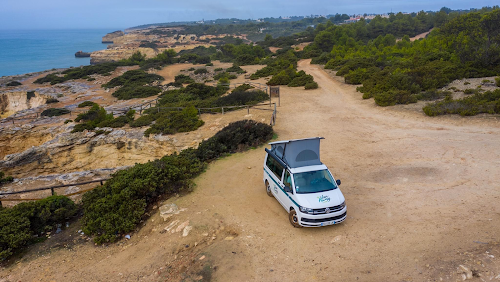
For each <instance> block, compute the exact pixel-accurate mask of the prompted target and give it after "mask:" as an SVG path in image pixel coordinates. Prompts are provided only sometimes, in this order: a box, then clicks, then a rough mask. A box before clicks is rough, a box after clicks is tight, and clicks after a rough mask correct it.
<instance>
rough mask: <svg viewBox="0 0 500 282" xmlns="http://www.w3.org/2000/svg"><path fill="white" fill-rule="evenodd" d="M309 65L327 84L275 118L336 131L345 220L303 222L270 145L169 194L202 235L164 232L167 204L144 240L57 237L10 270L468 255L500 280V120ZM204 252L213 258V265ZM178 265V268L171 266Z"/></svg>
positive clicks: (330, 156) (268, 268) (290, 125)
mask: <svg viewBox="0 0 500 282" xmlns="http://www.w3.org/2000/svg"><path fill="white" fill-rule="evenodd" d="M299 69H303V70H305V71H306V72H307V73H309V74H312V75H313V76H314V79H315V81H317V82H318V84H319V86H320V87H319V88H318V89H316V90H309V91H305V90H303V89H299V88H288V87H282V88H281V93H282V95H281V107H279V111H278V121H277V125H276V127H275V130H276V132H277V133H278V135H279V139H290V138H301V137H310V136H324V137H326V139H325V140H324V141H323V142H322V147H321V154H322V161H323V162H324V163H325V164H327V165H328V166H329V167H330V169H331V170H332V172H333V174H334V175H335V176H336V177H337V178H339V179H342V186H341V189H342V191H343V193H344V195H345V197H346V203H347V207H348V208H347V209H348V218H347V220H346V221H345V222H344V223H342V224H340V225H335V226H329V227H324V228H317V229H312V228H301V229H294V228H292V227H291V226H290V224H289V223H288V219H287V213H286V211H285V210H284V209H283V208H282V207H281V206H280V205H279V203H278V202H277V201H276V200H275V199H273V198H269V197H268V196H267V195H266V193H265V189H264V185H263V183H262V163H263V157H264V150H263V148H262V147H261V148H258V149H256V150H250V151H247V152H245V153H240V154H235V155H232V156H230V157H227V158H223V159H220V160H218V161H216V162H213V163H212V164H210V165H209V167H208V169H207V171H206V172H205V173H203V174H202V175H201V176H200V177H198V178H197V179H196V180H195V182H196V185H197V186H196V188H195V191H194V192H193V193H191V194H189V195H186V196H184V197H180V198H173V199H170V200H169V202H175V203H177V205H178V206H179V207H181V208H187V210H186V211H185V212H183V213H181V214H180V215H178V216H177V217H174V218H172V220H180V222H183V221H185V220H189V221H190V223H189V224H191V225H192V226H193V227H194V229H193V233H190V235H188V236H186V237H182V236H181V235H180V234H178V233H169V232H166V233H161V232H159V231H158V230H159V229H160V228H163V227H166V226H167V225H168V223H169V222H166V223H163V222H161V221H160V222H158V221H159V219H158V214H157V213H153V214H154V215H153V216H152V218H151V219H149V220H148V221H147V223H146V224H145V227H143V228H142V229H140V230H139V232H137V233H134V234H133V236H132V239H131V240H130V241H122V242H121V243H119V244H116V245H111V246H109V247H94V246H93V245H92V244H90V243H81V244H77V245H75V246H74V247H71V246H70V247H68V248H60V249H57V248H53V249H45V251H44V249H43V248H44V247H45V248H47V245H45V243H44V244H41V245H39V246H36V247H34V248H33V249H31V250H30V251H29V253H28V255H27V256H25V258H23V259H21V260H20V262H19V263H16V264H13V265H11V266H9V267H7V268H4V269H2V277H6V278H7V279H9V280H38V279H46V280H51V279H53V280H65V279H67V277H71V278H72V280H74V281H84V280H85V281H88V280H108V281H122V280H132V279H134V280H139V281H146V280H148V281H165V280H168V281H180V280H182V279H187V278H189V277H191V278H192V279H193V280H194V279H195V278H199V276H196V275H198V273H200V272H196V271H198V270H199V269H200V268H203V269H205V267H208V269H211V270H212V273H210V275H209V276H211V277H212V278H213V279H215V280H217V281H283V280H290V281H314V280H317V281H332V280H338V281H441V279H442V281H456V280H457V279H462V276H461V275H462V274H464V272H465V270H464V269H463V268H462V267H460V265H464V267H466V268H467V269H469V270H471V269H473V270H474V272H472V270H471V273H475V275H476V276H477V275H479V274H480V275H482V277H486V278H487V279H490V278H491V279H494V277H495V276H496V275H497V274H498V273H499V272H500V261H499V259H498V258H499V253H500V247H499V246H498V241H499V239H498V237H497V236H496V234H497V233H498V232H497V231H498V230H499V228H500V220H499V215H500V208H499V207H498V205H497V202H498V200H499V199H500V192H499V191H500V190H499V189H497V188H498V183H499V182H500V166H499V165H498V164H499V163H498V159H499V157H500V155H499V154H500V152H499V151H498V150H497V145H498V142H497V140H499V138H500V124H499V123H498V121H495V120H484V119H479V118H478V119H475V120H474V119H459V120H457V119H454V118H448V117H443V118H430V117H426V116H424V115H423V114H421V113H416V112H408V111H400V110H398V109H394V108H380V107H377V106H375V105H374V103H373V100H363V99H362V98H361V94H360V93H358V92H356V91H355V87H354V86H351V85H345V84H343V83H341V82H339V81H338V80H337V79H333V78H332V77H331V76H330V75H328V74H327V73H326V72H325V71H324V70H322V69H321V68H320V67H318V66H315V65H310V64H309V62H308V61H300V62H299ZM223 227H224V228H223ZM222 228H223V229H222ZM221 229H222V231H221ZM228 229H229V230H231V232H230V233H226V231H224V230H228ZM217 231H219V233H217ZM216 233H217V234H216ZM63 234H67V233H65V232H63ZM207 237H209V238H210V239H211V240H206V239H203V238H207ZM227 237H231V238H229V239H227V240H224V239H226V238H227ZM212 238H214V239H213V240H212ZM48 241H49V242H53V241H51V240H48ZM200 242H202V243H200ZM37 251H40V253H39V255H41V254H44V257H37ZM202 255H204V256H205V257H206V258H209V261H210V263H207V264H204V265H200V264H199V261H200V260H199V259H200V258H201V256H202ZM181 256H184V257H187V258H191V263H182V262H181V261H180V259H181ZM206 258H205V259H206ZM483 265H484V266H483ZM169 269H170V270H169ZM215 269H216V270H215ZM172 270H178V272H177V276H175V277H174V278H166V277H167V276H166V274H165V271H167V273H170V272H168V271H172ZM162 273H163V274H162ZM179 273H181V274H179ZM182 273H184V274H182ZM193 273H194V274H193ZM162 275H165V276H162ZM169 275H170V274H169ZM182 275H184V276H182ZM190 275H192V276H190ZM182 277H184V278H182ZM204 277H208V276H207V275H205V276H204ZM465 277H466V276H465ZM491 279H490V280H491Z"/></svg>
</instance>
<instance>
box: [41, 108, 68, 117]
mask: <svg viewBox="0 0 500 282" xmlns="http://www.w3.org/2000/svg"><path fill="white" fill-rule="evenodd" d="M70 112H71V111H70V110H68V109H64V108H50V109H46V110H44V111H43V112H42V113H41V115H42V116H47V117H54V116H62V115H65V114H69V113H70Z"/></svg>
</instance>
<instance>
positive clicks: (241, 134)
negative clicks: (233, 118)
mask: <svg viewBox="0 0 500 282" xmlns="http://www.w3.org/2000/svg"><path fill="white" fill-rule="evenodd" d="M272 136H273V129H272V127H271V126H269V125H267V124H263V123H259V122H256V121H253V120H241V121H237V122H233V123H231V124H229V125H228V126H226V127H224V128H223V129H222V130H221V131H219V132H217V133H216V134H215V135H214V136H213V137H211V138H209V139H208V140H206V141H203V142H201V143H200V145H199V146H198V149H197V150H196V156H197V157H198V158H199V159H200V160H201V161H211V160H214V159H216V158H218V157H220V156H222V155H224V154H227V153H234V152H239V151H242V150H244V149H247V148H249V147H255V146H259V145H261V144H263V143H265V142H266V141H268V140H270V139H271V138H272Z"/></svg>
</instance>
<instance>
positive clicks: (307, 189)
mask: <svg viewBox="0 0 500 282" xmlns="http://www.w3.org/2000/svg"><path fill="white" fill-rule="evenodd" d="M293 180H294V182H295V191H296V192H297V194H308V193H318V192H324V191H329V190H333V189H337V188H338V186H337V184H336V183H335V182H334V181H333V178H332V176H331V175H330V172H328V170H326V169H325V170H317V171H308V172H302V173H295V174H294V175H293Z"/></svg>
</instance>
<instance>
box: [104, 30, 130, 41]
mask: <svg viewBox="0 0 500 282" xmlns="http://www.w3.org/2000/svg"><path fill="white" fill-rule="evenodd" d="M123 35H125V33H124V32H123V31H121V30H117V31H113V32H110V33H108V34H106V35H104V36H103V37H102V43H113V40H114V39H115V38H117V37H120V36H123Z"/></svg>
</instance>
